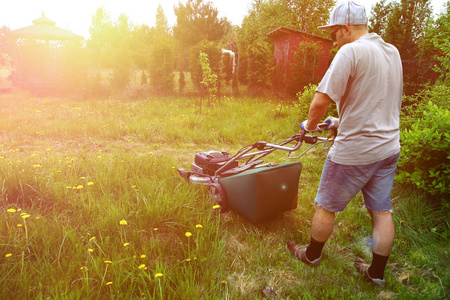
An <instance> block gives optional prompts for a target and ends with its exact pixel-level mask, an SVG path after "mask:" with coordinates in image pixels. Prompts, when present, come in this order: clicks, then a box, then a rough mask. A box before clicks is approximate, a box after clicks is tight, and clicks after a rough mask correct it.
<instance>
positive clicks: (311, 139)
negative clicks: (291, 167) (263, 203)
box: [214, 123, 337, 176]
mask: <svg viewBox="0 0 450 300" xmlns="http://www.w3.org/2000/svg"><path fill="white" fill-rule="evenodd" d="M328 125H330V124H329V123H320V124H318V127H319V128H326V127H327V126H328ZM331 130H332V131H333V134H332V138H330V137H331V136H330V137H328V138H324V137H320V136H315V135H313V134H312V133H311V136H308V135H306V133H307V131H306V130H304V129H302V131H301V132H300V133H299V134H295V135H293V136H292V137H290V138H289V139H287V140H286V141H284V142H282V143H280V144H272V143H266V142H256V143H254V144H253V145H251V146H249V147H247V149H245V150H243V151H242V152H240V153H238V154H236V155H235V156H234V157H232V158H231V159H230V160H229V161H227V163H226V164H225V165H223V166H222V167H221V168H219V169H218V170H217V171H216V172H215V173H214V175H215V176H218V175H219V174H220V173H221V171H222V170H224V169H225V168H226V166H227V165H228V164H230V163H232V162H234V161H236V160H238V159H243V158H246V157H252V158H250V160H249V161H248V162H247V163H249V162H251V161H256V160H258V159H260V158H262V157H264V156H266V155H268V154H270V153H272V152H273V151H275V150H277V149H278V150H284V151H288V152H289V155H288V158H291V159H295V158H300V157H302V156H303V155H304V154H305V153H306V152H308V150H309V149H311V148H312V147H314V146H315V145H317V144H319V143H324V144H325V143H329V142H331V143H333V142H334V139H335V138H336V135H337V130H336V129H331ZM293 141H297V144H296V145H295V146H293V147H286V146H284V145H286V144H289V143H291V142H293ZM304 141H305V142H306V143H308V144H311V146H310V147H309V148H308V149H307V150H306V151H304V152H303V153H302V154H301V155H300V156H297V157H290V153H291V152H293V151H297V150H298V149H300V147H301V146H302V144H303V142H304ZM255 148H256V149H258V150H259V151H257V152H252V153H249V152H250V151H252V150H253V149H255Z"/></svg>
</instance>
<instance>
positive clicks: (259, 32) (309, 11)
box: [238, 0, 334, 92]
mask: <svg viewBox="0 0 450 300" xmlns="http://www.w3.org/2000/svg"><path fill="white" fill-rule="evenodd" d="M333 5H334V0H326V1H318V0H255V1H254V2H253V3H252V7H251V9H250V11H249V14H248V15H247V16H246V17H245V18H244V20H243V22H242V26H241V29H240V30H239V32H238V48H239V52H240V57H241V60H240V62H241V67H240V70H242V71H243V72H241V75H239V78H240V80H241V81H242V82H243V83H247V81H248V83H249V85H250V86H251V88H252V89H254V90H255V91H258V92H260V91H261V90H262V89H264V88H265V86H267V79H268V78H269V76H270V73H271V72H272V68H271V64H270V63H271V61H272V56H273V41H272V40H271V39H269V38H267V37H266V34H267V33H269V32H270V31H272V30H273V29H275V28H277V27H280V26H285V27H289V28H292V29H295V30H299V31H304V32H307V33H310V34H316V35H321V36H326V35H327V33H325V32H323V31H322V30H319V29H317V26H320V25H323V24H326V23H328V16H329V13H330V9H331V8H332V6H333ZM242 73H243V74H242Z"/></svg>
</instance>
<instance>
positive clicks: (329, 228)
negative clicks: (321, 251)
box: [311, 205, 335, 243]
mask: <svg viewBox="0 0 450 300" xmlns="http://www.w3.org/2000/svg"><path fill="white" fill-rule="evenodd" d="M334 218H335V213H334V212H331V211H328V210H326V209H325V208H323V207H322V206H321V205H317V207H316V211H315V212H314V216H313V218H312V224H311V237H312V238H313V239H314V240H316V241H318V242H322V243H325V242H326V241H327V240H328V238H329V237H330V235H331V233H332V232H333V227H334Z"/></svg>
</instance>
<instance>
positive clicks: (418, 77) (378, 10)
mask: <svg viewBox="0 0 450 300" xmlns="http://www.w3.org/2000/svg"><path fill="white" fill-rule="evenodd" d="M431 21H432V19H431V8H430V0H401V1H400V2H390V3H389V4H386V2H385V1H384V0H382V1H380V2H379V3H377V4H376V5H375V7H374V8H373V9H372V17H371V18H370V23H371V25H370V29H371V30H373V31H374V32H376V33H378V34H380V35H381V36H382V38H383V39H384V40H385V41H386V42H388V43H391V44H393V45H394V46H396V47H397V49H398V50H399V52H400V56H401V58H402V63H403V78H404V91H405V93H406V94H407V95H411V94H414V93H416V92H418V91H419V90H421V89H423V88H424V87H425V86H426V84H429V83H432V82H433V81H434V79H435V77H436V76H435V74H433V72H432V67H433V65H434V61H433V56H434V47H433V45H432V43H431V42H430V39H428V38H427V37H426V35H425V33H426V32H427V30H426V29H427V28H428V27H429V25H430V24H431Z"/></svg>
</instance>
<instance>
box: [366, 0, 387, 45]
mask: <svg viewBox="0 0 450 300" xmlns="http://www.w3.org/2000/svg"><path fill="white" fill-rule="evenodd" d="M392 10H393V6H392V3H391V2H389V3H387V4H386V0H381V1H380V2H377V3H376V4H375V6H373V7H372V13H371V17H370V19H369V31H370V32H374V33H376V34H378V35H380V36H385V35H386V28H387V26H388V20H389V15H390V14H391V12H392Z"/></svg>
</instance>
